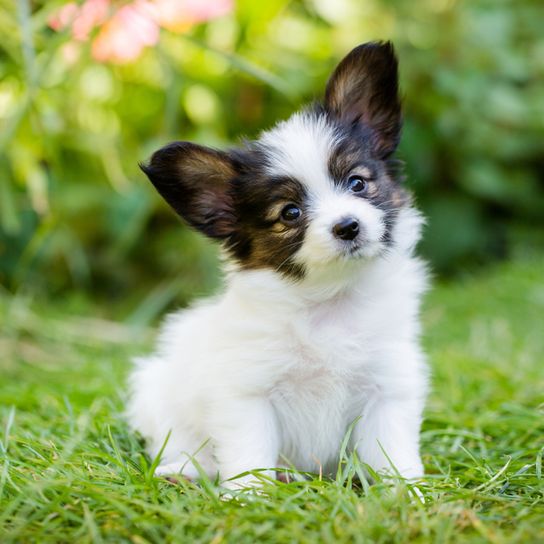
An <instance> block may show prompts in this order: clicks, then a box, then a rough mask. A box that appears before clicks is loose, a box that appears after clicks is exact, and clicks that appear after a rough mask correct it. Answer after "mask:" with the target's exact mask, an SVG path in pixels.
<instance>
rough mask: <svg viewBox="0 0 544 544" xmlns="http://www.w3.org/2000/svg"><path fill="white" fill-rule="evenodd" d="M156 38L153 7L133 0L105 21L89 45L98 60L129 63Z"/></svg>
mask: <svg viewBox="0 0 544 544" xmlns="http://www.w3.org/2000/svg"><path fill="white" fill-rule="evenodd" d="M158 41H159V27H158V26H157V24H156V23H155V21H154V11H153V6H152V5H151V4H150V3H149V2H146V1H145V0H136V1H135V2H133V3H132V4H127V5H126V6H123V7H122V8H120V9H119V10H118V11H117V12H116V13H115V14H114V15H113V17H112V18H111V19H110V20H109V21H107V22H106V23H105V24H104V25H103V26H102V28H101V29H100V32H99V34H98V36H97V37H96V39H95V40H94V42H93V45H92V54H93V57H94V58H95V59H96V60H98V61H101V62H104V61H111V62H117V63H124V62H130V61H132V60H135V59H137V58H138V57H139V56H140V53H141V52H142V50H143V49H144V47H147V46H150V45H155V44H156V43H157V42H158Z"/></svg>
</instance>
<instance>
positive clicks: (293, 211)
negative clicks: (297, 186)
mask: <svg viewBox="0 0 544 544" xmlns="http://www.w3.org/2000/svg"><path fill="white" fill-rule="evenodd" d="M301 215H302V212H301V210H300V208H299V207H298V206H295V204H287V206H285V208H283V210H282V211H281V218H282V219H283V220H284V221H285V222H286V223H294V222H295V221H296V220H297V219H299V218H300V216H301Z"/></svg>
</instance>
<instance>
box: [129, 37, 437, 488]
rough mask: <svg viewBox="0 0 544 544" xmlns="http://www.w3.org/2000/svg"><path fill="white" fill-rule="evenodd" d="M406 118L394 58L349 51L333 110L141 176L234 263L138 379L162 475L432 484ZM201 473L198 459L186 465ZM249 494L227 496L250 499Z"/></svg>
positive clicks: (329, 104) (134, 408)
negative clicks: (354, 459)
mask: <svg viewBox="0 0 544 544" xmlns="http://www.w3.org/2000/svg"><path fill="white" fill-rule="evenodd" d="M401 121H402V119H401V106H400V100H399V96H398V74H397V60H396V57H395V53H394V50H393V47H392V46H391V44H389V43H367V44H363V45H361V46H359V47H357V48H355V49H354V50H353V51H351V53H349V55H348V56H347V57H346V58H345V59H344V60H343V61H342V62H341V63H340V65H339V66H338V67H337V68H336V70H335V71H334V73H333V74H332V76H331V78H330V80H329V82H328V84H327V88H326V92H325V99H324V101H323V103H322V104H319V105H314V106H312V107H310V108H308V109H307V110H304V111H302V112H299V113H295V114H294V115H293V116H292V117H291V118H290V119H288V120H287V121H283V122H281V123H279V124H278V125H277V126H275V127H274V128H272V129H271V130H269V131H267V132H264V133H263V134H262V135H261V137H260V138H259V139H258V140H257V141H255V142H251V143H249V144H246V145H245V146H244V147H243V148H242V149H236V150H231V151H217V150H213V149H209V148H207V147H202V146H199V145H195V144H192V143H188V142H175V143H172V144H170V145H167V146H166V147H164V148H162V149H160V150H159V151H157V152H156V153H155V154H154V155H153V157H152V158H151V161H150V163H149V164H148V165H147V166H143V170H144V172H145V173H146V174H147V175H148V176H149V179H150V180H151V182H152V183H153V184H154V185H155V187H156V188H157V190H158V191H159V193H160V194H161V195H162V196H163V197H164V198H165V199H166V201H167V202H168V203H169V204H170V205H171V206H172V207H173V208H174V210H176V212H177V213H178V214H179V215H180V216H181V217H182V218H183V219H185V220H186V221H187V222H188V223H189V224H190V225H191V226H193V227H194V228H196V229H197V230H199V231H201V232H202V233H204V234H205V235H207V236H209V237H211V238H214V239H218V240H219V241H220V242H221V244H222V248H223V250H224V253H225V256H226V258H227V263H228V266H227V267H226V280H225V288H224V289H223V291H222V292H221V294H219V295H218V296H216V297H214V298H212V299H209V300H206V301H204V302H200V303H198V304H197V305H195V306H194V307H192V308H190V309H188V310H183V311H180V312H177V313H174V314H172V315H170V316H169V317H168V318H167V320H166V323H165V324H164V326H163V328H162V333H161V335H160V339H159V342H158V347H157V349H156V351H155V353H154V354H153V355H150V356H149V357H146V358H143V359H140V360H138V361H137V365H136V369H135V370H134V372H133V374H132V377H131V386H132V396H131V400H130V404H129V409H128V413H129V418H130V422H131V424H132V426H133V428H134V429H136V430H138V431H139V432H140V433H141V434H142V435H143V436H144V437H145V438H146V439H147V441H148V442H147V444H148V451H149V453H150V454H151V455H152V456H155V455H157V454H158V452H159V450H160V448H161V446H162V445H163V443H164V441H165V439H166V437H167V435H168V433H171V434H170V438H169V440H168V443H167V444H166V447H165V449H164V451H163V454H162V459H161V464H160V466H159V467H158V469H157V473H158V474H165V473H177V472H181V473H182V474H184V475H185V476H187V477H189V478H195V477H197V476H198V472H197V470H196V468H195V466H194V464H193V462H192V459H193V458H194V459H196V460H197V461H198V463H199V464H200V465H201V466H202V467H203V469H204V470H205V471H206V472H207V473H209V474H210V476H212V477H214V476H215V475H217V473H219V475H220V478H221V480H222V481H226V480H229V479H233V478H234V477H235V476H236V475H238V474H240V473H243V472H245V471H248V470H251V469H273V468H274V467H278V466H285V465H291V466H294V467H296V468H297V469H299V470H302V471H318V470H323V471H324V472H325V473H327V472H329V473H330V472H333V471H335V470H336V467H337V463H338V454H339V447H340V444H341V441H342V438H343V437H344V436H345V434H346V432H347V430H348V428H349V426H350V424H352V422H355V426H354V428H353V432H352V434H351V438H350V448H351V449H352V450H356V451H357V452H358V454H359V457H360V458H361V459H362V460H363V461H364V462H365V463H367V464H368V465H369V466H371V467H372V468H373V469H374V470H376V471H380V470H384V471H390V472H396V471H398V472H400V474H401V475H402V476H404V477H406V478H415V477H418V476H421V475H422V474H423V467H422V464H421V460H420V455H419V431H420V425H421V418H422V409H423V405H424V399H425V394H426V390H427V370H426V364H425V358H424V356H423V354H422V352H421V349H420V345H419V339H418V336H419V330H420V327H419V322H418V311H419V301H420V297H421V294H422V292H423V291H424V290H425V287H426V271H425V266H424V264H423V263H422V262H421V261H420V260H419V259H417V258H416V257H414V255H413V252H414V246H415V245H416V243H417V241H418V239H419V237H420V229H421V225H422V218H421V215H420V214H419V213H418V212H417V211H416V210H415V209H414V208H413V206H412V201H411V199H410V196H409V194H408V193H407V191H406V190H405V189H404V188H403V187H402V185H401V181H402V175H401V171H400V168H399V163H398V161H396V160H395V159H393V153H394V152H395V149H396V147H397V144H398V142H399V136H400V130H401ZM193 456H194V457H193ZM252 478H253V477H252V476H247V475H246V476H245V477H243V478H238V479H233V480H231V481H230V482H228V483H227V485H230V486H237V485H247V484H248V483H249V482H250V481H251V480H252Z"/></svg>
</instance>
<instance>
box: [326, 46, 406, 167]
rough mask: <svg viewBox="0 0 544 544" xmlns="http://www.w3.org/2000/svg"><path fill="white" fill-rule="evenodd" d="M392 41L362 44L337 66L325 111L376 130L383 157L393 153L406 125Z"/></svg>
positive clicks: (376, 148) (378, 150)
mask: <svg viewBox="0 0 544 544" xmlns="http://www.w3.org/2000/svg"><path fill="white" fill-rule="evenodd" d="M397 65H398V63H397V58H396V56H395V51H394V49H393V46H392V44H391V43H390V42H385V43H383V42H370V43H365V44H363V45H359V46H358V47H356V48H355V49H353V51H351V52H350V53H349V54H348V55H347V56H346V57H345V58H344V59H343V60H342V61H341V62H340V64H339V65H338V66H337V68H336V70H335V71H334V72H333V74H332V76H331V77H330V79H329V82H328V83H327V88H326V91H325V108H326V109H327V110H328V111H329V112H330V113H331V114H333V115H334V116H336V117H337V118H339V119H340V120H341V121H343V122H346V123H348V124H350V125H355V124H357V123H360V124H363V125H364V126H365V127H368V128H370V129H371V130H372V133H373V148H374V149H373V150H374V152H375V153H376V154H377V155H378V156H379V158H387V157H388V156H389V155H391V153H393V152H394V151H395V149H396V147H397V145H398V142H399V139H400V129H401V125H402V116H401V104H400V99H399V96H398V67H397Z"/></svg>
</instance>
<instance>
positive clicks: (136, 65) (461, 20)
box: [0, 0, 544, 323]
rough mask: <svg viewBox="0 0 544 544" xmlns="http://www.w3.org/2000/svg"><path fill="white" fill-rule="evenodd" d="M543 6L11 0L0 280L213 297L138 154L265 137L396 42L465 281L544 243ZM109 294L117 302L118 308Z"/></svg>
mask: <svg viewBox="0 0 544 544" xmlns="http://www.w3.org/2000/svg"><path fill="white" fill-rule="evenodd" d="M543 11H544V6H543V5H542V1H541V0H470V1H469V0H421V1H418V2H417V3H415V2H410V1H403V0H305V1H301V0H292V1H287V0H266V1H263V2H258V1H255V0H238V1H235V0H200V1H197V0H129V1H112V0H84V1H78V2H66V1H54V0H53V1H39V0H34V1H33V0H0V33H1V36H2V39H1V40H0V284H1V285H2V286H3V287H2V288H1V289H2V290H3V294H4V295H11V294H14V293H24V294H25V296H27V295H28V296H31V297H39V298H42V297H43V298H45V299H49V298H51V297H54V298H55V299H57V300H59V299H61V298H62V299H74V298H75V299H81V300H89V299H90V300H93V301H95V302H96V303H97V305H99V306H101V307H103V308H104V307H105V308H106V310H105V311H106V312H109V314H110V315H118V316H124V317H127V316H128V319H129V320H132V321H133V322H135V323H147V322H149V321H151V320H153V319H154V318H155V317H156V316H157V315H159V314H160V313H162V312H163V311H164V310H165V309H166V308H168V307H172V306H175V305H179V304H184V303H186V302H187V301H188V300H189V299H190V298H193V297H194V296H195V295H199V294H203V293H206V292H209V291H210V290H211V289H212V288H213V287H214V286H215V285H216V284H217V281H218V271H217V267H216V248H215V247H214V245H213V244H211V243H209V242H207V241H206V240H204V239H203V238H202V237H200V236H198V235H195V234H194V233H193V232H191V231H189V230H188V229H187V228H186V227H185V226H183V225H182V224H181V223H180V222H179V221H178V219H177V218H176V216H175V215H174V214H173V212H171V211H170V210H169V209H168V208H167V207H166V205H165V204H163V202H162V201H161V199H160V198H159V197H158V195H157V194H156V193H155V191H154V189H153V188H152V187H151V185H150V184H149V182H148V181H147V180H146V178H145V177H144V175H143V174H142V173H141V172H140V171H139V169H138V162H139V161H143V160H146V159H147V158H148V157H149V156H150V154H151V153H152V152H153V151H154V150H155V149H157V148H158V147H160V146H162V145H164V144H165V143H167V142H169V141H171V140H175V139H182V140H193V141H196V142H200V143H203V144H207V145H213V146H218V147H224V146H230V145H233V144H236V143H237V142H238V141H239V140H240V138H241V137H249V138H252V137H254V136H256V135H257V134H258V133H259V131H261V130H262V129H263V128H266V127H269V126H270V125H271V124H273V123H274V122H276V121H278V120H280V119H284V118H286V117H287V116H289V114H290V113H291V112H292V111H293V110H294V109H296V108H298V107H299V106H300V105H302V104H304V103H305V102H307V101H310V100H313V99H318V98H320V96H321V93H322V91H323V88H324V84H325V82H326V79H327V77H328V75H329V74H330V72H331V70H332V69H333V67H334V66H335V64H336V63H337V62H338V61H339V60H340V58H341V57H343V56H344V55H345V54H346V53H347V52H348V51H349V50H350V49H351V48H352V47H354V46H355V45H357V44H359V43H361V42H364V41H368V40H376V39H383V40H385V39H390V40H392V41H393V42H394V44H395V46H396V48H397V51H398V55H399V57H400V68H401V81H402V91H403V94H404V104H405V128H404V137H403V141H402V145H401V148H400V151H399V156H400V158H402V159H403V160H404V161H405V162H406V170H407V174H408V179H407V183H408V185H409V186H410V188H411V189H412V190H413V191H414V192H415V194H416V195H417V200H418V202H419V205H420V207H421V208H422V209H423V210H424V212H425V214H426V215H427V217H428V227H427V229H426V231H425V239H424V241H423V243H422V244H421V252H422V253H423V254H424V255H425V256H426V257H427V258H428V259H429V260H430V261H431V262H432V265H433V268H434V270H435V271H436V273H437V274H438V275H439V276H440V277H443V278H446V279H447V278H452V277H456V276H458V275H460V274H464V273H465V272H466V271H467V270H468V271H472V270H474V269H475V268H478V267H482V266H490V265H491V264H492V263H494V262H497V261H500V260H504V259H510V258H513V257H515V256H516V255H520V254H524V253H527V252H535V251H541V252H544V228H543V227H544V32H543V31H542V28H544V26H543V23H544V16H543ZM104 302H107V304H106V305H105V304H104Z"/></svg>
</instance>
